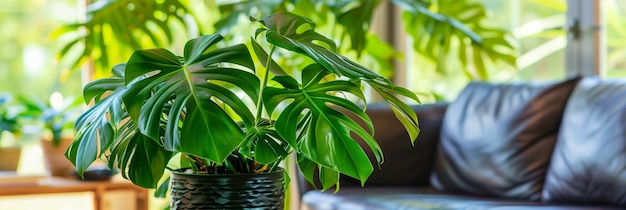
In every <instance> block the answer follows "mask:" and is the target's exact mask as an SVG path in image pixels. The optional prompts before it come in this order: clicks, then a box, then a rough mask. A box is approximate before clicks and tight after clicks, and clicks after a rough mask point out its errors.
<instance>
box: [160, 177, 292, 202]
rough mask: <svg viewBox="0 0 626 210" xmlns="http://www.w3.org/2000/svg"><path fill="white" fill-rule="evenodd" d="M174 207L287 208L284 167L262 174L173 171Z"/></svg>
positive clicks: (172, 196)
mask: <svg viewBox="0 0 626 210" xmlns="http://www.w3.org/2000/svg"><path fill="white" fill-rule="evenodd" d="M171 186H172V187H171V199H172V200H171V203H170V208H171V209H280V210H282V209H283V206H284V200H285V187H284V172H283V170H280V171H277V172H272V173H261V174H208V175H207V174H181V173H176V172H172V176H171Z"/></svg>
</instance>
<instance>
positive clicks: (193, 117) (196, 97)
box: [123, 35, 259, 162]
mask: <svg viewBox="0 0 626 210" xmlns="http://www.w3.org/2000/svg"><path fill="white" fill-rule="evenodd" d="M221 39H222V38H221V36H220V35H207V36H202V37H199V38H197V39H193V40H190V41H189V42H188V43H187V44H186V45H185V56H184V57H183V58H182V60H181V59H179V58H178V57H177V56H175V55H174V54H173V53H171V52H169V51H167V50H164V49H149V50H138V51H136V52H135V53H133V55H132V56H131V58H130V59H129V61H128V63H127V65H126V82H130V81H134V80H136V79H138V78H140V77H141V76H144V77H145V78H143V79H140V80H139V81H136V85H133V86H130V87H129V88H128V93H127V94H125V96H124V98H123V99H124V103H125V104H126V106H127V108H128V112H129V114H130V115H131V117H132V118H133V119H135V120H136V121H137V122H139V128H140V130H141V132H142V134H144V135H146V136H148V137H150V138H152V139H155V140H159V141H163V142H164V145H165V147H166V148H170V149H172V150H174V151H180V152H185V153H189V154H194V155H198V156H200V157H204V158H207V159H209V160H211V161H215V162H222V161H223V160H224V159H225V158H226V157H227V156H228V154H230V153H231V152H232V151H233V150H234V149H235V148H236V147H237V146H239V145H240V143H241V142H242V141H243V140H244V136H243V132H242V131H241V129H240V128H239V126H238V125H237V124H236V123H235V122H234V121H233V119H232V118H231V117H230V116H229V114H228V113H227V112H226V111H225V110H224V109H223V108H222V103H223V105H227V106H228V107H230V108H231V109H232V110H234V111H235V113H236V114H237V115H238V116H239V117H241V119H242V120H243V122H244V123H245V124H247V125H252V123H253V121H254V116H253V115H252V113H251V112H250V110H249V109H248V107H247V106H246V105H245V102H244V101H242V99H241V98H240V96H238V95H237V93H235V92H236V91H237V90H232V89H228V88H226V87H223V86H222V82H226V83H230V84H232V85H234V86H237V87H238V88H239V90H242V91H243V92H244V93H246V95H248V97H250V98H251V99H255V98H256V97H257V95H258V91H259V80H258V78H257V77H256V76H255V75H253V74H252V73H251V72H249V71H246V70H242V69H237V68H226V67H220V66H222V65H224V64H237V65H238V66H243V67H248V68H253V67H254V64H253V62H252V59H251V57H250V54H249V52H248V50H247V48H246V47H245V46H243V45H233V46H230V47H224V48H220V49H215V50H210V49H212V48H211V47H212V46H213V45H215V44H216V43H217V42H219V41H220V40H221ZM248 70H251V69H248ZM216 82H220V84H219V85H218V84H215V83H216ZM218 102H219V103H218ZM166 106H171V109H169V110H167V112H166V111H164V110H165V109H164V108H165V107H166ZM163 117H166V118H167V119H168V120H166V121H164V122H161V119H162V118H163ZM163 123H165V126H164V127H165V128H166V129H165V131H161V126H162V124H163ZM162 132H165V133H166V134H167V135H165V139H162V140H161V139H160V136H162ZM199 142H202V143H199Z"/></svg>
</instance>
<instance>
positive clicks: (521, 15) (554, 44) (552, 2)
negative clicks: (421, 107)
mask: <svg viewBox="0 0 626 210" xmlns="http://www.w3.org/2000/svg"><path fill="white" fill-rule="evenodd" d="M476 2H480V3H482V4H483V5H484V6H485V7H486V8H487V9H488V10H489V11H490V17H489V18H488V19H487V20H486V21H487V25H489V26H492V27H500V28H504V29H507V30H508V31H510V32H511V34H512V38H513V39H514V40H515V42H516V44H517V56H518V58H517V59H518V60H517V69H515V68H511V67H506V66H502V65H491V66H489V68H488V74H487V75H488V77H487V78H486V80H487V81H492V82H512V81H551V80H558V79H563V78H565V77H566V70H565V46H566V43H567V38H566V32H565V30H564V25H565V22H566V13H565V12H566V0H507V1H502V0H476ZM409 43H412V40H409ZM406 54H407V56H406V57H408V58H410V59H407V61H406V68H407V76H406V83H407V84H408V85H410V87H411V89H412V90H414V91H416V92H420V91H425V90H426V91H431V92H424V93H423V94H422V95H420V96H421V97H422V100H423V102H426V103H430V102H435V101H452V100H454V98H455V97H456V95H457V94H458V93H459V92H460V91H461V90H462V89H463V88H464V87H465V85H466V84H467V83H468V82H470V81H472V80H473V79H472V77H471V76H468V75H466V74H463V73H462V72H461V71H456V70H454V69H456V68H460V66H459V64H457V63H452V62H447V61H442V62H441V63H444V65H445V66H447V69H448V70H445V69H442V68H437V65H436V63H434V62H432V61H429V60H428V59H425V58H423V57H421V56H420V55H418V54H414V53H412V52H411V50H408V51H407V53H406ZM440 65H441V64H440ZM450 69H452V70H450Z"/></svg>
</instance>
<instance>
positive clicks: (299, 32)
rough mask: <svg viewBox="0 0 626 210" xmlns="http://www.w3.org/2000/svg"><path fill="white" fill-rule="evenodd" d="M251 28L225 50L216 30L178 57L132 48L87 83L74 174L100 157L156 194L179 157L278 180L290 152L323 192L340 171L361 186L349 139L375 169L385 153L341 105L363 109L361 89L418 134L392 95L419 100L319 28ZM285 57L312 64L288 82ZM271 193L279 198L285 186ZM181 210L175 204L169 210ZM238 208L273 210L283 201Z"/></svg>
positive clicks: (362, 164)
mask: <svg viewBox="0 0 626 210" xmlns="http://www.w3.org/2000/svg"><path fill="white" fill-rule="evenodd" d="M255 21H256V20H255ZM258 22H259V23H260V24H261V25H262V27H260V28H258V29H257V30H256V32H255V36H254V37H252V38H251V40H250V42H249V43H248V44H247V45H246V44H235V45H227V46H224V45H222V43H221V40H222V36H221V35H218V34H214V35H206V36H201V37H199V38H195V39H192V40H190V41H188V42H187V43H186V45H185V47H184V55H183V56H176V55H175V54H173V53H172V52H170V51H168V50H166V49H147V50H137V51H135V52H134V53H133V54H132V55H131V57H130V58H129V59H128V62H127V63H125V64H120V65H117V66H115V67H114V68H113V76H112V77H110V78H104V79H99V80H96V81H94V82H91V83H89V84H88V85H87V86H85V88H84V97H85V101H87V102H89V101H92V100H93V101H94V102H95V104H94V106H93V107H91V108H90V109H88V110H87V111H85V112H84V113H83V114H82V115H81V116H80V117H79V118H78V119H77V121H76V124H75V130H76V135H75V139H74V142H73V143H72V144H71V145H70V147H69V148H68V150H67V151H66V156H67V158H68V159H70V160H71V161H72V162H73V163H74V164H75V166H76V168H77V171H78V172H79V174H81V173H82V172H84V171H85V169H86V168H87V167H88V166H89V165H90V164H91V163H92V162H93V161H94V160H96V159H97V158H99V157H104V158H106V159H107V161H108V163H109V167H111V168H114V167H118V168H119V170H120V172H121V173H122V175H123V176H124V177H125V178H128V179H129V180H131V181H132V182H133V183H135V184H137V185H139V186H142V187H146V188H156V187H157V186H159V183H158V182H159V180H160V179H162V177H163V175H164V171H165V169H166V168H170V167H168V163H171V162H172V161H171V160H172V159H174V158H175V159H176V160H177V163H178V164H177V165H178V166H179V167H180V168H170V169H172V170H173V171H183V170H184V169H191V170H190V171H192V172H193V173H194V174H225V175H228V174H235V175H241V174H248V175H249V174H276V173H278V174H280V180H281V181H282V172H281V169H280V167H278V164H279V163H280V162H282V161H283V160H284V159H285V158H287V156H288V155H289V154H291V153H295V154H296V156H297V162H298V167H299V168H300V170H301V171H302V172H303V174H304V175H305V177H306V178H307V180H308V181H310V182H313V181H314V180H313V174H314V172H315V171H316V170H317V171H319V173H320V174H321V176H320V181H321V183H322V188H323V189H329V188H331V187H332V186H334V185H335V184H338V180H339V174H345V175H347V176H350V177H354V178H356V179H358V180H360V181H361V182H365V180H366V179H367V177H368V176H369V175H370V174H371V173H372V171H373V166H372V164H371V163H370V162H369V159H368V158H367V156H366V154H365V152H364V150H363V148H361V147H360V146H359V144H358V143H357V142H356V140H355V139H353V137H352V136H351V133H352V134H356V135H358V136H359V137H361V138H362V139H363V140H364V141H365V142H366V143H367V145H368V147H369V148H367V149H371V150H372V151H373V152H374V154H375V156H376V158H377V160H378V162H379V163H382V162H383V155H382V152H381V151H380V148H379V146H378V144H377V143H376V141H375V140H374V139H373V137H372V135H373V126H372V122H371V120H370V119H369V117H368V116H367V115H366V114H365V112H364V109H365V106H358V105H357V104H356V103H355V102H352V101H350V100H348V99H346V97H347V96H352V97H354V98H356V99H358V100H360V101H362V102H365V96H364V94H363V90H362V88H363V87H362V85H363V83H366V84H368V85H369V86H370V87H371V88H372V89H373V90H374V91H375V92H377V93H379V94H380V96H381V97H382V98H383V99H384V100H385V101H386V102H387V103H388V104H389V105H390V106H391V107H392V109H393V110H394V112H395V114H396V116H397V117H398V119H400V121H401V122H403V124H404V125H405V127H406V128H407V131H408V133H409V134H410V136H411V139H415V138H416V137H417V135H418V133H419V129H418V126H417V116H416V115H415V113H414V112H413V111H412V109H410V108H409V106H407V105H406V104H405V103H404V102H402V101H401V99H399V98H398V95H401V96H405V97H407V98H408V99H410V100H414V101H418V99H417V97H416V96H415V94H414V93H412V92H410V91H409V90H407V89H405V88H401V87H397V86H395V85H393V84H392V83H391V82H390V81H389V80H388V79H386V78H384V77H382V76H380V75H378V74H376V73H374V72H372V71H370V70H369V69H366V68H365V67H363V66H361V65H359V64H357V63H354V62H352V61H350V60H349V59H347V58H346V57H344V56H342V55H339V54H337V53H336V51H335V49H336V47H335V46H336V45H335V42H334V41H332V40H330V39H328V38H326V37H325V36H323V35H321V34H318V33H317V32H315V30H314V29H315V25H314V23H313V22H311V21H310V20H308V19H307V18H304V17H300V16H297V15H294V14H291V13H288V12H279V13H275V14H272V15H270V16H267V17H265V18H263V19H260V20H258ZM267 48H269V50H266V49H267ZM250 50H252V51H253V53H251V51H250ZM279 51H280V52H279ZM280 53H292V54H293V53H296V54H300V55H303V56H306V57H308V58H309V60H310V61H309V63H310V64H308V65H307V66H306V67H304V68H303V69H302V70H300V71H297V72H295V73H294V74H295V75H299V76H292V74H288V73H287V72H286V71H284V70H283V68H282V67H281V66H279V65H278V64H277V63H276V62H274V61H273V59H272V57H273V56H278V55H280ZM253 57H256V58H257V60H258V61H257V62H256V65H255V62H254V59H253ZM259 63H260V64H259ZM270 79H271V80H270ZM346 112H351V113H353V114H355V115H356V116H357V119H353V118H349V117H347V115H345V113H346ZM355 120H359V121H363V122H365V125H366V126H364V127H362V126H359V124H358V123H357V121H355ZM179 157H180V161H178V160H179V159H178V158H179ZM174 174H176V173H174ZM174 178H175V177H173V178H172V179H174ZM165 183H166V184H167V183H168V182H165ZM171 183H173V184H175V183H177V181H176V180H172V181H171ZM280 185H281V186H280V187H282V184H280ZM172 188H173V191H174V186H172ZM272 192H273V193H276V194H279V195H280V196H282V192H284V190H281V189H278V190H272ZM192 194H193V193H192ZM199 194H203V195H204V194H206V192H201V193H199ZM222 194H224V193H222ZM235 194H236V193H235ZM194 195H195V194H194ZM198 196H199V195H198ZM246 196H247V195H246ZM280 196H279V197H280ZM172 197H173V198H172V199H177V198H178V197H179V196H178V197H177V196H175V195H174V192H173V196H172ZM229 199H231V198H229ZM200 200H202V199H200ZM207 200H211V201H220V199H219V198H218V199H216V198H212V199H207ZM257 204H258V205H261V206H258V205H257ZM182 205H184V204H182V203H180V201H179V200H172V207H173V208H175V209H176V208H178V207H181V206H182ZM245 205H246V206H245V207H257V208H270V207H272V208H280V206H281V205H282V201H281V203H280V204H267V205H266V204H264V203H263V202H261V201H257V200H255V202H253V204H245ZM213 208H218V207H215V206H214V207H213Z"/></svg>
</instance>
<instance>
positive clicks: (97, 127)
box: [65, 66, 126, 175]
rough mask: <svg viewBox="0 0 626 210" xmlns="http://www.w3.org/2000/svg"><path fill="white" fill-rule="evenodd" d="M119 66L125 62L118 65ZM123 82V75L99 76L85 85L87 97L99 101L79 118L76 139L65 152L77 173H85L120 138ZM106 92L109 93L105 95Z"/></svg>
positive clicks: (122, 114) (76, 124)
mask: <svg viewBox="0 0 626 210" xmlns="http://www.w3.org/2000/svg"><path fill="white" fill-rule="evenodd" d="M119 68H123V66H116V69H118V70H119ZM118 73H119V72H118ZM124 84H125V83H124V79H123V78H121V77H117V76H116V77H111V78H107V79H101V80H97V81H94V82H91V83H89V84H87V85H86V86H85V88H84V93H83V94H84V97H85V101H86V102H89V101H91V100H92V99H94V101H95V102H96V104H95V105H94V106H93V107H91V108H89V109H88V110H87V111H85V112H84V113H83V114H81V115H80V116H79V117H78V118H77V119H76V122H75V124H74V127H75V128H76V131H75V132H76V134H75V137H74V141H73V142H72V144H71V145H70V146H69V147H68V149H67V151H66V153H65V156H66V157H67V158H68V159H69V160H70V161H71V162H72V163H73V164H74V165H75V166H76V170H77V172H78V174H81V175H82V174H83V172H84V171H85V170H86V169H87V167H89V165H91V163H93V162H94V161H95V160H96V159H97V158H98V157H100V156H101V155H102V154H104V152H105V151H107V150H108V149H109V148H110V146H111V145H112V144H113V142H114V140H115V139H116V138H117V134H116V132H117V129H116V128H117V127H118V124H119V123H121V122H122V119H123V116H124V109H123V108H122V99H121V98H122V95H123V94H124V93H125V91H126V89H125V85H124ZM107 94H108V95H107ZM104 95H106V97H105V98H102V97H103V96H104ZM108 116H111V119H113V121H110V120H109V119H108Z"/></svg>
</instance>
